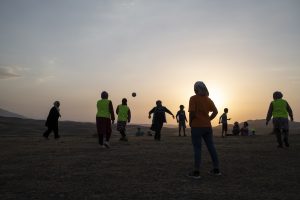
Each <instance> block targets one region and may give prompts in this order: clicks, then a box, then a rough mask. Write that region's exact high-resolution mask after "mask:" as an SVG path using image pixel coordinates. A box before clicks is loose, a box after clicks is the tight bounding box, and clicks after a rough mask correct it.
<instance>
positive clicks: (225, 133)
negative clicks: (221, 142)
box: [224, 123, 228, 136]
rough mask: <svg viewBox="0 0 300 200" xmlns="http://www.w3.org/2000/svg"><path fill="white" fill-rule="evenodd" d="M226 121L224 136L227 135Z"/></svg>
mask: <svg viewBox="0 0 300 200" xmlns="http://www.w3.org/2000/svg"><path fill="white" fill-rule="evenodd" d="M227 128H228V126H227V123H225V124H224V136H227Z"/></svg>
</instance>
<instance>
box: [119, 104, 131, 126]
mask: <svg viewBox="0 0 300 200" xmlns="http://www.w3.org/2000/svg"><path fill="white" fill-rule="evenodd" d="M118 108H119V112H118V121H125V122H126V121H127V119H128V110H129V108H128V106H126V105H122V104H121V105H119V106H118Z"/></svg>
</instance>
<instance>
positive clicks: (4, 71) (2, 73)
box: [0, 66, 21, 79]
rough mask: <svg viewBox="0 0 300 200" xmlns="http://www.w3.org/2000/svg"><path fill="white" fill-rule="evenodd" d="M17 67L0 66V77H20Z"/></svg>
mask: <svg viewBox="0 0 300 200" xmlns="http://www.w3.org/2000/svg"><path fill="white" fill-rule="evenodd" d="M19 71H20V70H19V69H18V68H17V67H11V66H0V79H10V78H18V77H21V75H20V74H19Z"/></svg>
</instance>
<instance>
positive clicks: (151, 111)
mask: <svg viewBox="0 0 300 200" xmlns="http://www.w3.org/2000/svg"><path fill="white" fill-rule="evenodd" d="M155 108H156V107H154V108H152V109H151V110H150V111H149V116H148V117H149V119H150V118H151V114H152V113H154V111H155Z"/></svg>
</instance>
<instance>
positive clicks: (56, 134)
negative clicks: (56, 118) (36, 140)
mask: <svg viewBox="0 0 300 200" xmlns="http://www.w3.org/2000/svg"><path fill="white" fill-rule="evenodd" d="M52 131H53V132H54V138H59V135H58V126H48V129H47V130H46V131H45V132H44V134H43V136H44V137H47V138H48V136H49V135H50V133H51V132H52Z"/></svg>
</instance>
